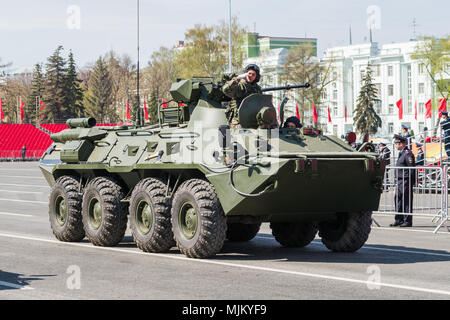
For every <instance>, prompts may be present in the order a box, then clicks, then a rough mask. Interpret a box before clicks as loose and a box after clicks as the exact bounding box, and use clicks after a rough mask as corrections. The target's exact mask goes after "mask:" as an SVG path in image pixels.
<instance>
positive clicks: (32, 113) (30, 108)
mask: <svg viewBox="0 0 450 320" xmlns="http://www.w3.org/2000/svg"><path fill="white" fill-rule="evenodd" d="M44 85H45V78H44V74H43V73H42V66H41V64H39V63H37V64H36V65H35V66H34V71H33V80H32V82H31V94H30V95H29V96H28V99H27V103H26V106H27V112H26V113H25V117H26V118H27V119H29V120H30V122H32V123H33V122H34V123H35V124H37V122H38V121H39V120H40V119H36V118H38V117H39V115H40V107H41V106H39V101H42V97H43V95H44Z"/></svg>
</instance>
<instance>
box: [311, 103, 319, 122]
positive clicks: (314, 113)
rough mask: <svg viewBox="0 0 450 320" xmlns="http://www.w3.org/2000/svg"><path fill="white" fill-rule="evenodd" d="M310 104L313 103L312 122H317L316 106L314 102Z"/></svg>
mask: <svg viewBox="0 0 450 320" xmlns="http://www.w3.org/2000/svg"><path fill="white" fill-rule="evenodd" d="M312 105H313V122H314V123H317V122H319V116H318V115H317V110H316V106H315V105H314V103H313V104H312Z"/></svg>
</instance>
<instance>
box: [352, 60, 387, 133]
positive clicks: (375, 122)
mask: <svg viewBox="0 0 450 320" xmlns="http://www.w3.org/2000/svg"><path fill="white" fill-rule="evenodd" d="M378 101H380V99H379V98H378V90H377V88H376V86H375V85H374V84H373V83H372V69H371V65H370V64H367V68H366V72H365V74H364V76H363V78H362V80H361V90H360V92H359V96H358V100H357V105H356V108H355V110H354V111H353V125H354V127H355V128H356V132H358V133H359V134H360V135H361V136H362V137H365V136H366V135H367V134H376V133H377V131H378V128H381V118H380V117H379V116H378V114H377V113H376V111H375V108H374V105H375V102H378Z"/></svg>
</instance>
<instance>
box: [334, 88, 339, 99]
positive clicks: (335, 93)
mask: <svg viewBox="0 0 450 320" xmlns="http://www.w3.org/2000/svg"><path fill="white" fill-rule="evenodd" d="M337 98H338V92H337V90H333V100H337Z"/></svg>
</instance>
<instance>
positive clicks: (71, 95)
mask: <svg viewBox="0 0 450 320" xmlns="http://www.w3.org/2000/svg"><path fill="white" fill-rule="evenodd" d="M65 106H66V110H67V114H66V116H67V117H77V118H79V117H82V116H83V115H84V106H83V89H82V88H81V81H80V80H79V79H78V75H77V71H76V65H75V60H74V58H73V53H72V51H70V52H69V58H68V66H67V75H66V101H65Z"/></svg>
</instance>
